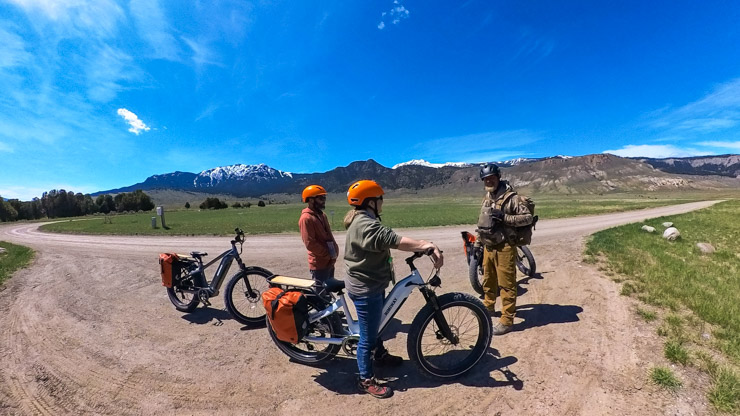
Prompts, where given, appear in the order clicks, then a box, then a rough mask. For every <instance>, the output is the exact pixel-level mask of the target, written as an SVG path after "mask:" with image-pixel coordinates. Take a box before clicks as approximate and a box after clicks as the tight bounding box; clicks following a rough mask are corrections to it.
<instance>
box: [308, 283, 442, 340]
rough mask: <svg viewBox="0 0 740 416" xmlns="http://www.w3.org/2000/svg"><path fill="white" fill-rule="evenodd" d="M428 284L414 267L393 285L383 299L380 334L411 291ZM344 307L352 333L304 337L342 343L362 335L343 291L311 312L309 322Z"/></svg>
mask: <svg viewBox="0 0 740 416" xmlns="http://www.w3.org/2000/svg"><path fill="white" fill-rule="evenodd" d="M424 286H426V282H424V279H423V278H422V277H421V274H420V273H419V271H418V270H416V269H414V270H412V271H411V274H410V275H408V276H407V277H405V278H404V279H403V280H401V281H399V282H398V283H397V284H396V285H395V286H393V289H391V291H390V293H389V294H388V296H387V297H386V298H385V300H384V301H383V315H382V318H381V320H380V328H379V329H378V335H380V334H382V333H383V330H385V329H386V327H387V326H388V323H390V321H391V319H393V317H394V316H395V315H396V313H397V312H398V310H399V309H400V308H401V306H402V305H403V304H404V303H405V302H406V299H408V297H409V295H410V294H411V292H412V291H413V290H414V288H416V287H420V288H421V287H424ZM425 298H427V300H428V299H429V298H428V296H427V295H426V294H425ZM339 309H342V310H344V315H345V316H346V317H347V327H348V328H349V331H350V332H351V334H349V335H345V336H342V337H331V338H324V337H312V336H306V337H304V338H303V339H305V340H306V341H310V342H316V343H324V344H342V343H343V342H344V340H345V339H346V338H347V337H349V336H359V335H360V324H359V323H358V321H357V320H355V319H352V315H350V312H349V307H348V305H347V300H346V297H345V295H344V293H342V294H341V295H339V296H338V298H337V299H336V300H335V301H334V302H332V303H331V304H330V305H329V306H328V307H327V308H325V309H322V310H320V311H316V312H314V313H312V314H309V317H308V320H309V322H311V323H313V322H316V321H318V320H320V319H322V318H325V317H327V316H329V315H331V314H333V313H335V312H336V311H337V310H339Z"/></svg>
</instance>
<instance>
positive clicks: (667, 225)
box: [663, 222, 673, 228]
mask: <svg viewBox="0 0 740 416" xmlns="http://www.w3.org/2000/svg"><path fill="white" fill-rule="evenodd" d="M663 227H665V228H669V227H673V223H672V222H664V223H663Z"/></svg>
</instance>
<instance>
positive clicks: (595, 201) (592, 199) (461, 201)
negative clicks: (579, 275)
mask: <svg viewBox="0 0 740 416" xmlns="http://www.w3.org/2000/svg"><path fill="white" fill-rule="evenodd" d="M481 198H482V196H481ZM481 198H474V197H458V198H453V197H418V198H415V197H410V196H395V197H391V196H389V197H388V198H387V202H386V204H385V205H384V207H383V210H384V212H383V222H384V223H385V224H388V225H389V226H390V227H393V228H406V227H428V226H443V225H457V224H475V223H476V221H477V219H478V213H479V210H480V202H481ZM697 199H699V198H692V197H690V196H688V197H682V198H680V199H676V198H659V199H655V198H648V197H645V196H641V195H640V196H638V195H617V196H610V197H599V196H578V197H569V196H565V197H564V196H562V195H560V196H542V197H535V202H536V203H537V209H536V210H537V215H539V217H540V218H541V219H545V218H564V217H573V216H580V215H595V214H603V213H609V212H621V211H629V210H635V209H642V208H653V207H658V206H665V205H673V204H679V203H684V202H691V201H695V200H697ZM304 207H305V205H304V204H298V203H294V204H273V205H267V206H265V207H258V206H256V205H252V207H251V208H227V209H224V210H209V211H200V210H197V209H190V210H179V211H172V212H166V213H165V221H166V224H167V227H168V229H163V228H161V224H160V223H159V222H158V224H159V228H156V229H153V228H152V227H151V218H152V216H154V214H153V213H141V214H130V215H116V216H111V217H109V221H108V222H106V221H105V220H104V218H103V217H95V216H89V217H86V219H88V221H71V220H69V221H63V222H59V223H55V224H49V225H45V226H43V227H42V229H43V230H44V231H51V232H62V233H80V234H117V235H127V234H128V235H134V234H136V235H191V234H194V235H208V234H211V235H224V234H228V233H230V232H231V231H232V230H233V229H234V228H235V227H239V228H241V229H243V230H245V231H246V232H248V233H250V234H263V233H280V232H296V231H297V230H298V225H297V223H298V217H299V216H300V212H301V210H302V209H303V208H304ZM348 208H349V207H348V206H347V204H346V202H345V201H343V200H341V201H340V200H337V199H336V198H335V199H333V200H329V202H328V203H327V207H326V213H327V216H329V218H330V222H331V224H332V229H334V230H335V231H339V230H342V229H343V227H342V219H343V217H344V214H345V213H346V212H347V210H348Z"/></svg>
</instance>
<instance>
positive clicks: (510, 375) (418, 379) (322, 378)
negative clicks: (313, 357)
mask: <svg viewBox="0 0 740 416" xmlns="http://www.w3.org/2000/svg"><path fill="white" fill-rule="evenodd" d="M516 362H517V359H516V357H513V356H509V357H500V356H499V353H498V351H497V350H496V349H494V348H490V347H489V349H488V352H487V353H486V354H485V355H484V356H483V358H481V360H480V361H479V362H478V363H477V364H476V365H475V366H474V367H473V368H472V369H471V370H470V371H469V372H468V373H466V374H464V375H462V376H461V377H460V378H456V379H453V380H446V379H433V378H429V377H427V376H425V375H424V374H422V373H421V372H420V370H419V368H418V367H417V366H416V365H414V363H413V362H411V361H409V360H404V362H403V364H402V365H401V366H399V367H395V368H380V369H376V371H375V372H376V374H375V375H376V377H377V378H378V379H380V380H383V381H385V382H387V383H388V384H389V385H390V386H391V387H392V388H393V389H394V390H396V391H408V390H411V389H428V388H436V387H439V386H442V385H445V384H453V383H457V384H462V385H465V386H472V387H508V386H510V387H512V388H513V389H515V390H521V389H522V388H524V382H523V381H522V380H520V379H519V377H517V375H516V374H515V373H514V372H513V371H511V370H510V369H509V366H510V365H512V364H514V363H516ZM319 368H322V369H323V370H325V371H322V372H321V373H320V374H318V375H316V376H314V380H315V381H316V382H317V383H318V384H320V385H321V386H323V387H324V388H326V389H327V390H330V391H332V392H334V393H337V394H357V393H358V391H357V377H358V370H357V360H356V359H354V357H347V356H345V357H336V358H334V359H332V360H329V361H327V362H326V363H325V364H324V365H322V366H320V367H319ZM491 373H493V375H492V374H491Z"/></svg>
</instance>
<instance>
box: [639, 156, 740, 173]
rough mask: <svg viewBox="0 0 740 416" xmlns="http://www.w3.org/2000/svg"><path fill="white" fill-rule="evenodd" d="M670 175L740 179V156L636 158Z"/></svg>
mask: <svg viewBox="0 0 740 416" xmlns="http://www.w3.org/2000/svg"><path fill="white" fill-rule="evenodd" d="M635 159H637V160H641V161H643V162H645V163H648V164H650V165H651V166H652V167H654V168H656V169H660V170H662V171H664V172H668V173H681V174H685V175H720V176H729V177H732V178H740V155H720V156H696V157H684V158H675V157H672V158H666V159H649V158H635Z"/></svg>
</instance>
